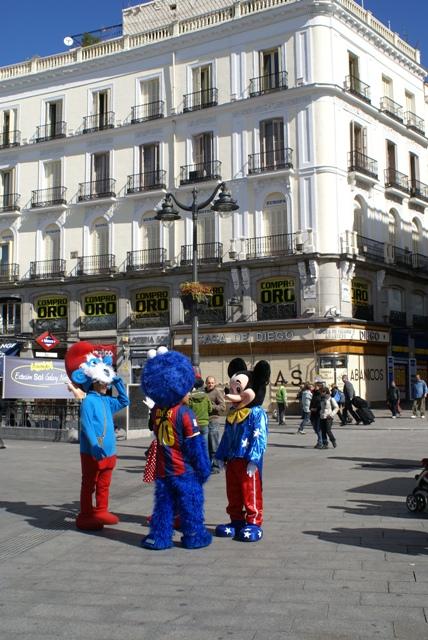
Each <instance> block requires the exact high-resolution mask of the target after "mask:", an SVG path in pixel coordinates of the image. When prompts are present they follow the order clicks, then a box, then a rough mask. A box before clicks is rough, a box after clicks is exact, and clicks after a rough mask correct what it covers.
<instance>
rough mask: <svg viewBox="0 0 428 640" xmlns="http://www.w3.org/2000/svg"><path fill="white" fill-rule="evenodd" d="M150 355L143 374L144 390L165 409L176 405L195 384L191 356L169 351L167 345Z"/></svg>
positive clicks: (142, 386)
mask: <svg viewBox="0 0 428 640" xmlns="http://www.w3.org/2000/svg"><path fill="white" fill-rule="evenodd" d="M148 356H149V358H148V360H147V362H146V364H145V365H144V369H143V371H142V374H141V388H142V390H143V392H144V393H145V394H146V395H147V396H149V397H150V398H151V399H152V400H154V401H155V403H156V404H157V405H158V406H159V407H161V408H163V409H168V408H169V407H174V406H175V405H176V404H179V403H180V402H181V400H182V399H183V398H184V396H185V395H187V394H188V393H189V391H191V390H192V388H193V385H194V384H195V374H194V372H193V367H192V364H191V362H190V360H189V358H186V356H183V354H182V353H179V352H178V351H167V350H166V349H165V347H163V348H162V347H160V348H159V350H158V352H157V353H156V352H154V353H153V352H150V353H149V354H148ZM150 356H152V357H150Z"/></svg>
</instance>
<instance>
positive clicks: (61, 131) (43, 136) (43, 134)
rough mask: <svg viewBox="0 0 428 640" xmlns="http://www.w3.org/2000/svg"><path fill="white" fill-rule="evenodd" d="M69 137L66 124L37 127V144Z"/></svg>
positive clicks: (54, 123)
mask: <svg viewBox="0 0 428 640" xmlns="http://www.w3.org/2000/svg"><path fill="white" fill-rule="evenodd" d="M66 135H67V123H66V122H63V121H61V122H51V123H50V124H44V125H41V126H40V127H37V133H36V142H45V141H46V140H55V138H65V136H66Z"/></svg>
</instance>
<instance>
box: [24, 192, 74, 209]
mask: <svg viewBox="0 0 428 640" xmlns="http://www.w3.org/2000/svg"><path fill="white" fill-rule="evenodd" d="M66 193H67V187H52V188H51V189H37V190H36V191H32V192H31V208H32V209H38V208H41V207H54V206H56V205H63V204H67V200H66V198H65V196H66Z"/></svg>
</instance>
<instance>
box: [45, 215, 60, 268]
mask: <svg viewBox="0 0 428 640" xmlns="http://www.w3.org/2000/svg"><path fill="white" fill-rule="evenodd" d="M44 254H45V260H59V259H60V257H61V232H60V229H59V227H58V226H57V225H56V224H50V225H49V226H48V227H46V229H45V232H44Z"/></svg>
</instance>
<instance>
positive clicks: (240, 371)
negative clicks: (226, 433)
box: [226, 358, 270, 409]
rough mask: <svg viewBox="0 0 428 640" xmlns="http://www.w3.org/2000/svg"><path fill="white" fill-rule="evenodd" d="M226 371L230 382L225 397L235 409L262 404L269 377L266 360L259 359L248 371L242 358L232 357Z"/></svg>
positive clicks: (268, 366) (268, 367)
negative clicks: (251, 369)
mask: <svg viewBox="0 0 428 640" xmlns="http://www.w3.org/2000/svg"><path fill="white" fill-rule="evenodd" d="M227 373H228V375H229V378H230V382H229V393H227V394H226V398H227V399H228V400H230V401H231V402H232V404H233V406H234V407H235V408H236V409H242V408H243V407H248V408H250V407H256V406H258V405H261V404H263V400H264V399H265V394H266V385H267V384H268V382H269V378H270V365H269V363H268V362H266V360H260V362H258V363H257V364H256V366H255V367H254V369H253V371H249V370H248V369H247V365H246V364H245V362H244V360H242V358H234V359H233V360H231V361H230V363H229V366H228V368H227Z"/></svg>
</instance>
